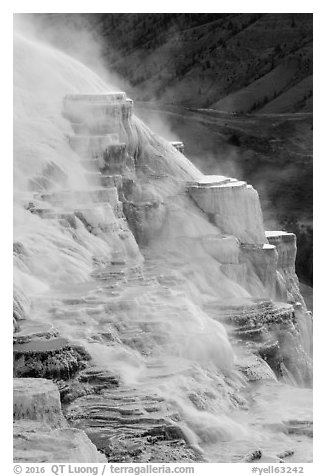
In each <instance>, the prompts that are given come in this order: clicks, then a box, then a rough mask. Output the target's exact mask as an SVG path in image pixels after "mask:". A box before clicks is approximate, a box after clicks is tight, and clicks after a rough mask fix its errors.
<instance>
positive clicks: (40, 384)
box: [13, 378, 67, 428]
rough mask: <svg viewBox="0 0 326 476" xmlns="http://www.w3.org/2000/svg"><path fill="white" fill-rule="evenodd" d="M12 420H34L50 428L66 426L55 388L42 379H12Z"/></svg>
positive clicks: (49, 382) (48, 381) (52, 384)
mask: <svg viewBox="0 0 326 476" xmlns="http://www.w3.org/2000/svg"><path fill="white" fill-rule="evenodd" d="M13 404H14V408H13V412H14V413H13V416H14V420H35V421H38V422H41V423H43V424H45V425H49V426H50V427H52V428H57V427H62V426H67V423H66V421H65V419H64V417H63V414H62V411H61V403H60V395H59V391H58V388H57V386H56V385H55V384H54V383H53V382H51V381H50V380H46V379H43V378H40V379H35V378H14V397H13Z"/></svg>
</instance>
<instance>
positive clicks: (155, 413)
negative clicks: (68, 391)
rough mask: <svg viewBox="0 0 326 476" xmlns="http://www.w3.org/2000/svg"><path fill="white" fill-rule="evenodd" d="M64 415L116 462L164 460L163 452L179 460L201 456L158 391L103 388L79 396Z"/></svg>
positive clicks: (188, 459) (190, 459)
mask: <svg viewBox="0 0 326 476" xmlns="http://www.w3.org/2000/svg"><path fill="white" fill-rule="evenodd" d="M65 415H66V417H67V418H68V420H69V421H70V422H71V423H73V425H74V426H76V427H78V428H81V429H84V430H85V431H86V433H87V435H88V436H89V438H90V439H91V441H92V442H93V443H94V444H95V445H96V447H97V448H98V449H100V450H101V451H102V452H103V453H104V454H105V455H106V456H107V457H108V458H109V460H110V461H113V462H114V461H119V462H121V461H129V462H136V461H139V462H146V461H161V458H163V457H164V453H168V454H169V456H170V458H171V457H172V454H173V452H174V454H175V456H174V458H175V459H176V460H178V461H194V460H195V459H198V455H195V453H194V452H193V451H192V450H191V449H190V448H186V444H185V438H186V437H185V435H184V433H183V431H182V429H181V427H180V426H179V425H178V423H177V420H178V415H177V414H175V412H173V411H172V410H171V409H169V407H168V405H167V404H166V403H165V402H164V401H163V399H162V398H161V397H160V396H158V395H155V394H153V395H151V394H146V393H145V392H144V393H142V392H141V391H140V390H139V389H136V388H123V387H122V388H121V387H119V388H117V389H115V390H114V389H111V390H103V391H102V393H101V395H87V396H84V397H81V398H78V399H77V400H75V401H74V402H73V403H72V404H70V405H68V406H66V408H65ZM153 443H155V445H154V446H153ZM162 449H163V452H162V454H161V455H160V454H159V452H160V450H162ZM173 449H174V451H173ZM172 460H173V457H172Z"/></svg>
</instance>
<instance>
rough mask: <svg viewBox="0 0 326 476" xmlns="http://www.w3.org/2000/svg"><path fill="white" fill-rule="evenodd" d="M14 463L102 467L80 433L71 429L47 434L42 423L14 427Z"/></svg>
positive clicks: (99, 456) (100, 459) (100, 458)
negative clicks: (75, 464)
mask: <svg viewBox="0 0 326 476" xmlns="http://www.w3.org/2000/svg"><path fill="white" fill-rule="evenodd" d="M13 436H14V455H15V463H20V462H22V463H40V462H44V463H75V462H76V461H78V462H79V463H106V462H107V459H106V458H105V456H104V455H102V454H101V453H99V452H98V451H97V449H96V446H95V445H93V444H92V443H91V441H90V440H89V438H88V437H87V436H86V434H85V433H84V432H83V431H80V430H77V429H75V428H56V429H54V430H49V428H48V427H47V426H44V425H43V424H42V423H38V422H31V421H18V422H15V423H14V435H13Z"/></svg>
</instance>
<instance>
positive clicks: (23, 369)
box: [13, 320, 90, 379]
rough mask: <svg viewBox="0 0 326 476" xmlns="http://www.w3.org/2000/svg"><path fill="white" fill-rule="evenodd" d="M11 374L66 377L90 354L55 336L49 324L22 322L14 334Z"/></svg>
mask: <svg viewBox="0 0 326 476" xmlns="http://www.w3.org/2000/svg"><path fill="white" fill-rule="evenodd" d="M13 350H14V376H15V377H38V378H49V379H68V378H71V377H72V376H73V375H74V374H75V373H76V372H77V371H78V370H80V369H82V368H84V367H85V365H86V362H87V360H89V358H90V356H89V355H88V353H87V352H86V351H85V349H83V348H82V347H81V346H78V345H77V344H72V343H71V342H69V341H68V339H66V338H63V337H58V332H57V331H56V330H55V329H53V327H52V326H51V325H47V324H43V323H40V322H35V321H34V322H33V321H28V320H26V321H24V324H23V325H22V326H21V329H20V332H17V333H16V334H15V335H14V349H13Z"/></svg>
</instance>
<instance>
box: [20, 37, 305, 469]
mask: <svg viewBox="0 0 326 476" xmlns="http://www.w3.org/2000/svg"><path fill="white" fill-rule="evenodd" d="M14 61H15V77H14V79H15V105H14V113H15V130H14V133H15V159H14V174H15V175H14V177H15V196H14V205H15V213H14V216H15V223H14V240H15V243H20V244H22V246H23V248H22V249H23V251H22V252H19V253H18V252H17V253H16V254H15V268H14V269H15V274H14V276H15V281H14V286H15V289H16V292H17V296H18V297H19V302H20V304H21V306H22V308H23V310H24V313H25V315H26V317H27V318H30V319H33V320H36V321H38V320H39V321H42V322H45V321H48V322H51V323H52V324H53V325H54V326H55V328H56V329H58V330H59V332H60V333H61V334H62V335H64V336H66V337H68V338H70V339H71V340H73V341H75V342H76V341H77V342H78V343H80V344H82V345H83V346H84V347H85V348H86V349H87V350H88V352H89V353H90V355H91V357H92V365H94V366H96V367H101V368H103V369H107V370H109V371H110V372H113V373H114V374H115V375H117V376H118V377H119V379H120V381H121V389H122V390H121V391H123V392H125V394H127V395H129V397H130V396H132V395H143V396H145V398H147V399H151V398H152V401H153V402H154V401H161V402H162V401H163V402H165V403H164V405H165V404H166V406H164V405H163V404H162V407H160V408H159V409H158V410H157V413H158V414H159V416H160V417H162V418H165V419H166V420H169V419H170V418H172V419H173V417H171V415H170V414H171V411H172V410H173V411H172V413H173V412H177V414H178V419H177V422H178V423H177V424H178V425H179V427H180V428H181V429H182V431H183V434H184V435H185V437H186V439H187V441H188V443H189V444H191V445H192V446H193V447H195V448H198V449H200V451H201V452H202V453H203V455H204V457H205V458H206V460H208V461H214V462H236V461H240V460H241V459H242V458H243V457H244V456H245V455H246V454H247V453H250V452H252V451H255V450H256V449H257V448H260V449H261V450H262V451H263V455H264V457H265V455H266V458H267V460H268V458H269V457H275V455H276V454H279V453H282V452H284V451H286V450H294V454H293V456H289V457H288V458H287V461H295V462H308V461H311V459H312V445H311V431H312V430H311V421H312V414H311V413H312V401H311V400H312V397H311V389H309V388H304V386H302V385H301V386H300V387H299V386H298V385H297V384H295V383H294V379H292V380H291V375H290V374H289V376H288V378H287V379H286V378H284V379H283V380H282V381H277V379H276V377H275V375H274V373H273V372H272V370H271V369H270V368H269V367H268V366H267V364H266V366H265V367H264V363H263V362H261V365H262V369H260V372H265V373H266V375H267V376H268V378H266V379H262V380H260V381H252V382H248V380H247V379H246V378H245V376H244V373H243V372H242V371H241V365H242V362H243V361H244V360H245V359H248V358H249V359H250V358H251V357H250V352H249V351H248V349H246V346H245V345H241V344H239V342H238V341H236V340H235V339H234V338H233V332H234V327H232V326H231V325H228V324H227V323H226V322H225V321H224V320H223V318H222V315H221V314H220V313H219V312H217V313H215V314H214V313H213V314H212V313H210V312H209V309H212V308H214V309H216V306H215V305H216V304H217V305H221V303H223V302H229V301H230V300H231V301H232V300H239V299H240V300H241V299H242V300H249V301H248V302H251V301H250V299H251V293H249V292H248V289H247V290H246V289H245V288H244V287H243V286H242V285H241V284H240V282H239V280H238V281H237V280H234V279H232V278H231V277H228V275H227V274H226V273H224V272H223V269H222V265H221V264H219V261H218V260H219V259H220V255H223V256H224V258H225V256H227V257H228V259H230V260H231V263H232V262H233V261H234V260H233V258H232V257H233V256H235V254H236V250H235V245H234V241H233V238H232V237H223V236H222V235H221V233H220V232H219V231H218V230H217V228H216V227H215V226H213V225H212V224H211V223H209V222H208V220H207V219H206V218H205V217H204V215H203V213H202V212H201V211H199V210H198V209H197V208H196V207H195V205H194V204H193V202H192V201H191V200H189V198H188V197H187V196H186V195H185V193H184V190H183V189H182V187H181V185H180V184H182V183H184V182H185V180H186V179H189V178H192V177H194V176H200V172H199V171H198V170H197V169H195V168H194V167H193V166H192V164H190V163H189V162H188V161H187V160H186V159H185V158H183V156H181V155H180V154H178V155H177V156H173V155H172V156H171V157H170V155H169V154H171V153H172V152H171V151H170V149H169V148H168V147H167V146H166V145H165V143H164V141H163V142H162V143H161V142H160V139H157V138H155V137H153V136H152V135H151V133H150V132H149V131H148V130H147V129H146V127H145V126H143V125H142V124H141V123H140V122H139V121H137V119H135V120H134V125H133V127H134V129H133V132H132V134H134V136H135V137H136V139H137V140H138V141H139V143H138V146H137V147H138V149H139V148H140V147H141V145H140V142H143V144H142V146H143V147H145V145H144V143H146V142H147V141H148V142H149V143H151V144H154V145H155V144H156V142H155V141H158V145H157V144H156V145H155V147H156V154H157V150H160V153H161V154H162V155H161V157H166V158H165V159H164V160H165V162H164V160H162V164H163V165H161V167H162V168H163V169H164V170H160V173H161V175H162V177H161V180H157V181H156V184H154V185H153V183H154V181H153V182H151V183H150V184H144V183H143V184H142V189H141V190H140V191H139V194H140V195H141V199H142V200H149V199H151V200H154V199H155V200H158V201H159V203H160V205H159V206H158V207H157V208H156V215H155V220H157V221H159V222H161V221H163V222H164V228H163V231H162V233H161V234H160V236H159V237H155V238H153V236H154V235H153V236H151V229H150V228H151V226H149V229H148V230H147V234H148V236H149V237H150V238H151V239H149V240H148V243H147V245H144V246H143V247H142V248H141V250H140V251H139V250H138V248H137V245H136V244H135V242H133V241H132V237H130V234H129V235H128V237H127V239H125V238H124V242H127V244H124V245H123V246H122V245H121V240H120V238H118V237H117V236H116V235H114V233H113V234H111V235H109V237H105V236H104V234H103V236H102V235H99V234H97V235H95V234H92V233H89V231H87V229H86V228H85V227H84V225H83V223H82V221H80V220H79V219H77V220H76V222H75V225H74V227H69V226H68V227H67V223H65V222H64V220H62V219H58V218H56V217H54V219H43V218H42V217H41V216H39V215H38V214H35V213H30V211H29V210H28V207H26V204H28V203H29V201H33V199H34V193H35V184H36V185H37V187H38V189H40V190H42V191H51V193H53V192H57V191H59V192H61V191H62V190H71V191H74V190H75V191H78V190H86V191H88V192H89V193H91V192H92V187H91V186H90V185H89V182H88V181H87V179H86V173H85V169H84V168H83V166H82V164H81V161H80V157H79V156H78V155H77V154H76V153H75V152H73V150H72V149H71V148H70V146H69V141H68V140H67V136H68V135H71V134H73V131H72V128H71V124H70V123H69V121H67V120H66V119H65V118H64V117H63V115H62V100H63V97H64V96H65V95H66V94H71V93H81V94H95V93H105V92H107V91H108V90H110V88H109V86H108V85H106V84H105V83H104V82H102V81H101V80H100V79H99V78H98V77H97V76H96V75H95V74H94V73H93V72H92V71H90V70H89V69H88V68H86V67H85V66H83V65H81V64H80V63H78V62H77V61H75V60H73V59H72V58H69V57H68V56H66V55H64V54H63V53H60V52H58V51H56V50H54V49H52V48H50V47H48V46H45V45H42V44H40V43H38V42H36V41H35V40H30V39H25V38H24V37H22V36H21V35H19V34H17V35H16V37H15V60H14ZM135 131H136V132H135ZM132 137H133V136H132ZM165 147H166V149H165ZM163 162H164V163H163ZM165 173H166V174H167V176H168V177H167V178H166V177H165V175H164V174H165ZM37 187H36V188H37ZM137 193H138V192H137ZM77 202H78V201H74V202H73V203H70V202H69V201H68V200H66V201H63V203H61V205H60V206H61V211H60V213H61V215H62V214H63V213H65V214H69V213H71V210H74V209H76V207H78V206H79V207H80V206H81V204H80V203H77ZM47 206H48V210H50V211H51V209H52V205H51V204H48V205H47ZM83 207H84V209H85V207H86V208H87V210H88V213H89V215H90V216H91V219H92V220H93V223H94V228H96V227H97V226H98V224H99V222H100V218H99V215H100V214H102V215H101V217H102V218H101V220H103V213H104V212H103V210H102V208H101V206H99V207H98V205H97V204H95V203H93V202H92V200H91V199H90V200H89V201H88V202H87V203H86V205H85V204H84V205H83ZM53 208H55V207H53ZM96 210H97V211H96ZM112 217H113V215H112ZM112 217H111V218H112ZM157 217H159V218H157ZM119 220H120V218H119V219H116V218H114V217H113V218H112V223H113V224H114V225H116V224H118V225H117V226H125V225H121V223H122V222H121V221H119ZM153 220H154V219H153ZM155 220H154V221H153V227H155V226H156V225H155V223H156V222H155ZM145 230H146V229H145ZM124 231H125V232H126V230H125V229H124ZM112 236H113V237H114V240H115V241H114V242H113V241H112V239H113V238H112ZM125 236H126V235H125ZM110 237H111V238H112V239H110ZM216 239H218V240H219V243H220V248H219V256H216V251H212V250H213V249H215V248H214V246H213V245H212V243H214V240H216ZM119 240H120V241H119ZM128 243H129V244H128ZM130 243H131V244H130ZM116 253H118V256H119V259H115V260H114V259H113V258H114V256H115V254H116ZM121 253H122V254H124V255H123V256H122V258H121ZM214 253H215V255H214ZM142 257H143V258H144V259H143V258H142ZM232 260H233V261H232ZM236 269H237V273H238V272H239V269H240V268H239V267H237V268H236ZM229 276H230V274H229ZM250 276H251V284H250V285H251V288H252V289H253V290H254V291H255V293H256V296H260V295H262V296H264V294H261V293H263V292H264V290H263V288H262V285H261V283H260V282H259V280H258V279H257V277H256V275H255V274H254V273H252V274H251V275H250ZM232 302H233V301H232ZM244 302H245V301H244ZM246 302H247V301H246ZM217 307H218V306H217ZM301 334H302V335H303V337H302V339H303V340H304V341H305V342H304V343H303V344H302V345H303V346H306V347H307V348H308V347H309V349H310V346H311V342H310V340H311V330H310V328H309V326H303V327H302V333H301ZM140 400H141V399H140ZM154 407H155V405H154ZM171 409H172V410H171ZM129 410H130V409H129ZM130 411H131V412H132V411H135V412H136V411H139V408H132V409H131V410H130ZM141 411H145V410H144V408H142V409H141ZM146 411H147V410H146ZM152 411H153V412H154V413H155V411H156V410H155V409H154V410H153V409H152ZM174 421H175V420H174Z"/></svg>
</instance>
